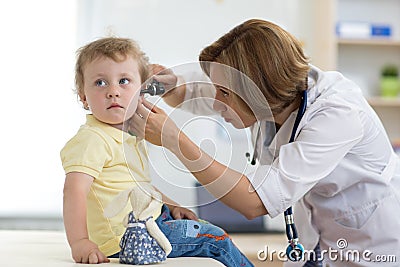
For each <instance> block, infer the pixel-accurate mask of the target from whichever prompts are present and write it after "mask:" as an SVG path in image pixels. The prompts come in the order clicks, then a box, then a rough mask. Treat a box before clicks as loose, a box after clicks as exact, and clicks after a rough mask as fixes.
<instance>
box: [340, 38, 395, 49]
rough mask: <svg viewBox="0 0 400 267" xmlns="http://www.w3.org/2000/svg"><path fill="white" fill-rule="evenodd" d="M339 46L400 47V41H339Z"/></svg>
mask: <svg viewBox="0 0 400 267" xmlns="http://www.w3.org/2000/svg"><path fill="white" fill-rule="evenodd" d="M337 43H338V44H339V45H371V46H376V45H378V46H393V47H400V41H398V40H391V39H384V38H381V39H378V38H376V39H345V38H339V39H337Z"/></svg>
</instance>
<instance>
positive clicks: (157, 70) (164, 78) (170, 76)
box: [150, 64, 178, 93]
mask: <svg viewBox="0 0 400 267" xmlns="http://www.w3.org/2000/svg"><path fill="white" fill-rule="evenodd" d="M150 72H151V75H154V79H155V80H156V81H158V82H160V83H162V84H164V87H165V93H168V91H170V90H171V89H174V88H175V87H176V83H177V81H178V77H177V76H176V75H175V74H174V72H173V71H172V70H171V69H168V68H166V67H164V66H162V65H158V64H151V65H150Z"/></svg>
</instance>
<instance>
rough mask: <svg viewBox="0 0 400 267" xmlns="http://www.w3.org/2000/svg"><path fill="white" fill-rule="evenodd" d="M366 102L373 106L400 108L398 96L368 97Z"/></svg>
mask: <svg viewBox="0 0 400 267" xmlns="http://www.w3.org/2000/svg"><path fill="white" fill-rule="evenodd" d="M368 103H369V104H370V105H371V106H374V107H399V108H400V97H393V98H390V97H387V98H386V97H380V96H375V97H370V98H368Z"/></svg>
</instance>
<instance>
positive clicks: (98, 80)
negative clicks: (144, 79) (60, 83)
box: [80, 57, 141, 129]
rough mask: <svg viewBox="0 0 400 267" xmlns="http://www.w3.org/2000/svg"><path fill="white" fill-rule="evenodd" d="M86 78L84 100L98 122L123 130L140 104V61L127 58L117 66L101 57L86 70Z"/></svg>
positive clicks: (87, 65)
mask: <svg viewBox="0 0 400 267" xmlns="http://www.w3.org/2000/svg"><path fill="white" fill-rule="evenodd" d="M83 77H84V86H83V89H84V95H80V98H81V100H82V101H83V102H84V103H85V102H86V103H87V105H88V106H89V108H90V110H91V111H92V113H93V116H94V117H96V119H98V120H99V121H102V122H104V123H108V124H111V125H113V126H115V127H117V128H120V129H121V127H122V123H123V122H124V121H125V120H127V119H129V118H130V117H132V115H133V114H134V113H135V111H136V108H137V104H138V98H139V94H140V86H141V79H140V74H139V69H138V63H137V60H135V59H133V58H132V57H127V58H126V59H125V60H124V61H121V62H115V61H114V60H112V59H111V58H107V57H100V58H97V59H95V60H94V61H92V62H90V63H88V64H86V66H84V71H83Z"/></svg>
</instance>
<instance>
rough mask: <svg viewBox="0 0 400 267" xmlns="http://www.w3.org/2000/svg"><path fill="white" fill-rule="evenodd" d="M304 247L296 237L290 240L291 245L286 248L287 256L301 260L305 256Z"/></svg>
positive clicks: (294, 259)
mask: <svg viewBox="0 0 400 267" xmlns="http://www.w3.org/2000/svg"><path fill="white" fill-rule="evenodd" d="M303 255H304V247H303V245H302V244H300V243H299V242H298V241H297V240H296V239H293V240H291V241H290V242H289V246H288V247H287V249H286V256H287V257H288V258H289V260H291V261H299V260H301V259H302V258H303Z"/></svg>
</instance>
